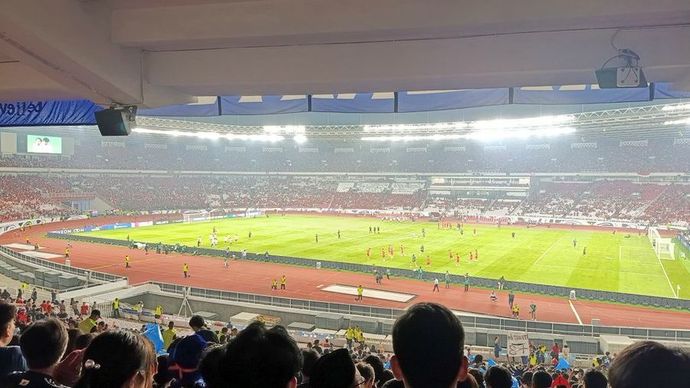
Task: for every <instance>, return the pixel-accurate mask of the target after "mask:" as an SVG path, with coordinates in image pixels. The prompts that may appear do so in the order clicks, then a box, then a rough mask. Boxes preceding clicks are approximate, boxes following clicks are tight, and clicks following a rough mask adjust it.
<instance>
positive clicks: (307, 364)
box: [302, 349, 319, 383]
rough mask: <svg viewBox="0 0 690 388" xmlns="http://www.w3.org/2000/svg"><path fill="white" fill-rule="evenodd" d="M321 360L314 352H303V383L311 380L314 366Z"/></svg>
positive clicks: (305, 350)
mask: <svg viewBox="0 0 690 388" xmlns="http://www.w3.org/2000/svg"><path fill="white" fill-rule="evenodd" d="M318 359H319V354H318V353H316V352H315V351H314V350H307V349H304V350H302V382H303V383H304V382H305V381H308V380H309V377H310V376H311V371H312V369H314V364H316V360H318Z"/></svg>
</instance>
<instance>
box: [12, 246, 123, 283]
mask: <svg viewBox="0 0 690 388" xmlns="http://www.w3.org/2000/svg"><path fill="white" fill-rule="evenodd" d="M0 252H2V253H3V254H5V255H8V256H10V257H13V258H15V259H18V260H21V261H23V262H26V263H30V264H34V265H37V266H40V267H44V268H47V269H50V270H53V271H58V272H63V273H68V274H72V275H76V276H81V277H84V278H86V277H87V275H88V276H89V279H91V280H93V281H99V282H103V283H105V282H113V281H118V280H122V279H125V278H124V277H122V276H116V275H112V274H109V273H105V272H98V271H89V270H85V269H82V268H77V267H72V266H68V265H65V264H60V263H56V262H54V261H50V260H45V259H40V258H37V257H31V256H27V255H23V254H21V253H19V252H15V251H13V250H11V249H9V248H7V247H1V246H0Z"/></svg>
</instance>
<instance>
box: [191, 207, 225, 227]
mask: <svg viewBox="0 0 690 388" xmlns="http://www.w3.org/2000/svg"><path fill="white" fill-rule="evenodd" d="M224 216H225V211H223V209H213V210H210V211H209V210H197V211H188V212H184V213H182V222H184V223H186V224H188V223H191V222H202V221H210V220H215V219H218V218H223V217H224Z"/></svg>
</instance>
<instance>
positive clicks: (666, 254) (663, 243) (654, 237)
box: [647, 228, 676, 260]
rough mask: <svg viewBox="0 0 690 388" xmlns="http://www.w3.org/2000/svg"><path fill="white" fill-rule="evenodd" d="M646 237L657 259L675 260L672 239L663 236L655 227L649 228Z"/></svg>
mask: <svg viewBox="0 0 690 388" xmlns="http://www.w3.org/2000/svg"><path fill="white" fill-rule="evenodd" d="M647 237H648V238H649V241H650V242H651V243H652V248H654V253H655V254H656V257H658V258H659V259H666V260H675V258H676V257H675V247H674V244H673V239H670V238H663V237H661V234H660V233H659V230H658V229H657V228H649V230H648V231H647Z"/></svg>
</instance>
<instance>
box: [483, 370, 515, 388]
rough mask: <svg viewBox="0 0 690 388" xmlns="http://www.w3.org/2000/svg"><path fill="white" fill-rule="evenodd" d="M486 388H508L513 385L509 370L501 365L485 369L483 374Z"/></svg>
mask: <svg viewBox="0 0 690 388" xmlns="http://www.w3.org/2000/svg"><path fill="white" fill-rule="evenodd" d="M484 381H485V382H486V388H510V387H512V386H513V379H512V377H511V376H510V372H508V370H507V369H506V368H503V367H501V366H497V365H496V366H492V367H491V368H489V370H488V371H486V376H484Z"/></svg>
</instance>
